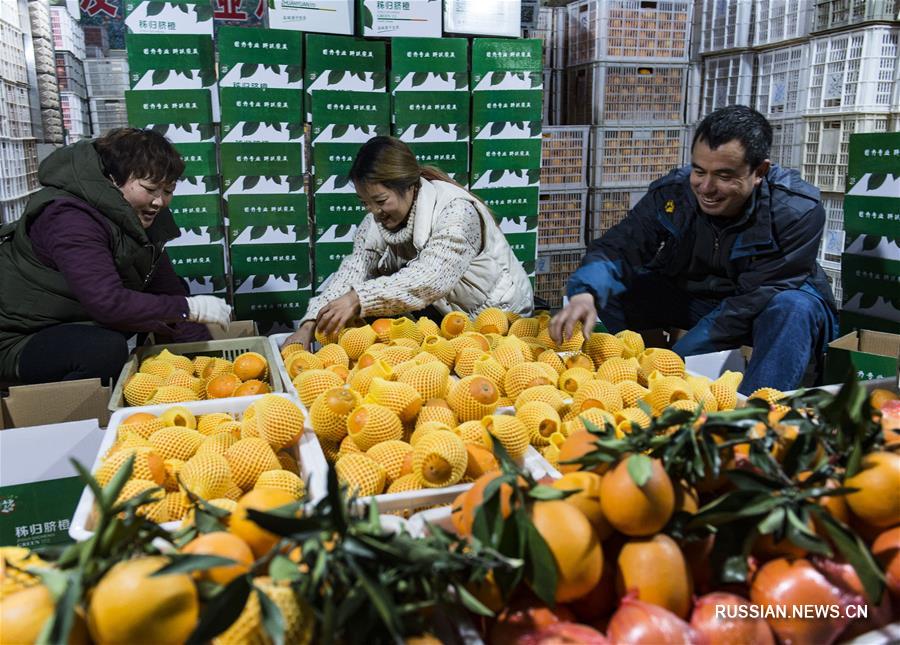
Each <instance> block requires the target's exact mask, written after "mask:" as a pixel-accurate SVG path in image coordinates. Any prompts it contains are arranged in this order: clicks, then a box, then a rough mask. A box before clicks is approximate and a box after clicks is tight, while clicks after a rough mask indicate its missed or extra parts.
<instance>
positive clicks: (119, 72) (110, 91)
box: [84, 58, 130, 98]
mask: <svg viewBox="0 0 900 645" xmlns="http://www.w3.org/2000/svg"><path fill="white" fill-rule="evenodd" d="M84 76H85V81H86V83H87V87H88V91H89V93H90V96H91V98H94V97H112V98H121V97H123V96H125V91H126V90H128V89H130V86H129V83H128V60H127V59H126V58H89V59H87V60H86V61H84Z"/></svg>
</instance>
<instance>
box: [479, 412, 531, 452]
mask: <svg viewBox="0 0 900 645" xmlns="http://www.w3.org/2000/svg"><path fill="white" fill-rule="evenodd" d="M481 425H482V426H483V427H484V429H485V431H486V432H487V433H488V434H489V435H490V436H491V437H493V438H494V440H496V441H499V442H500V443H501V444H502V445H503V447H504V448H505V449H506V452H507V453H509V456H510V457H512V458H513V459H520V458H521V457H522V456H524V455H525V451H526V450H528V445H529V441H528V439H529V436H528V430H526V428H525V424H523V423H522V421H521V419H518V418H517V417H513V416H509V415H506V414H493V415H487V416H485V417H484V418H483V419H482V420H481Z"/></svg>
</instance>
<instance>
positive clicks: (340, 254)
mask: <svg viewBox="0 0 900 645" xmlns="http://www.w3.org/2000/svg"><path fill="white" fill-rule="evenodd" d="M314 246H315V259H316V269H315V276H316V280H315V288H316V291H319V288H320V287H321V286H322V283H323V282H325V280H327V279H328V278H329V276H331V275H332V274H334V273H336V272H337V270H338V268H339V267H340V266H341V262H342V261H343V260H344V258H345V257H347V256H348V255H350V254H351V253H353V243H352V242H330V243H329V242H321V243H319V242H317V243H316V244H315V245H314Z"/></svg>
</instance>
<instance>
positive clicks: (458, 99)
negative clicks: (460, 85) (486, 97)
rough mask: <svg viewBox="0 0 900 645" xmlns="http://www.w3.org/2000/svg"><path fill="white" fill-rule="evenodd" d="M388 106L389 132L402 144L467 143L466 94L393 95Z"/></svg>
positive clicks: (467, 96) (467, 106) (467, 99)
mask: <svg viewBox="0 0 900 645" xmlns="http://www.w3.org/2000/svg"><path fill="white" fill-rule="evenodd" d="M391 103H392V105H393V112H392V115H391V116H392V121H393V133H394V136H395V137H397V138H399V139H401V140H402V141H406V142H415V141H423V142H435V143H437V142H448V143H449V142H453V141H468V140H469V93H468V92H465V91H463V92H456V91H453V92H438V91H428V92H397V93H395V94H394V95H393V96H392V100H391Z"/></svg>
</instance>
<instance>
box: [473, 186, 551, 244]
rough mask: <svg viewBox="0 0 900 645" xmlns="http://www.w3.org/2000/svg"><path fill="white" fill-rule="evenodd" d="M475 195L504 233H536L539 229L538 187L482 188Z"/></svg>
mask: <svg viewBox="0 0 900 645" xmlns="http://www.w3.org/2000/svg"><path fill="white" fill-rule="evenodd" d="M474 193H475V194H476V195H477V196H478V197H480V198H481V199H482V200H483V201H484V203H485V204H486V205H487V207H488V208H490V209H491V212H492V213H493V214H494V219H495V220H496V222H497V224H498V225H499V226H500V230H501V231H503V232H504V233H534V232H537V227H538V200H539V197H540V194H539V193H540V189H539V188H538V187H537V186H529V187H525V188H480V189H478V190H475V191H474Z"/></svg>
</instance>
